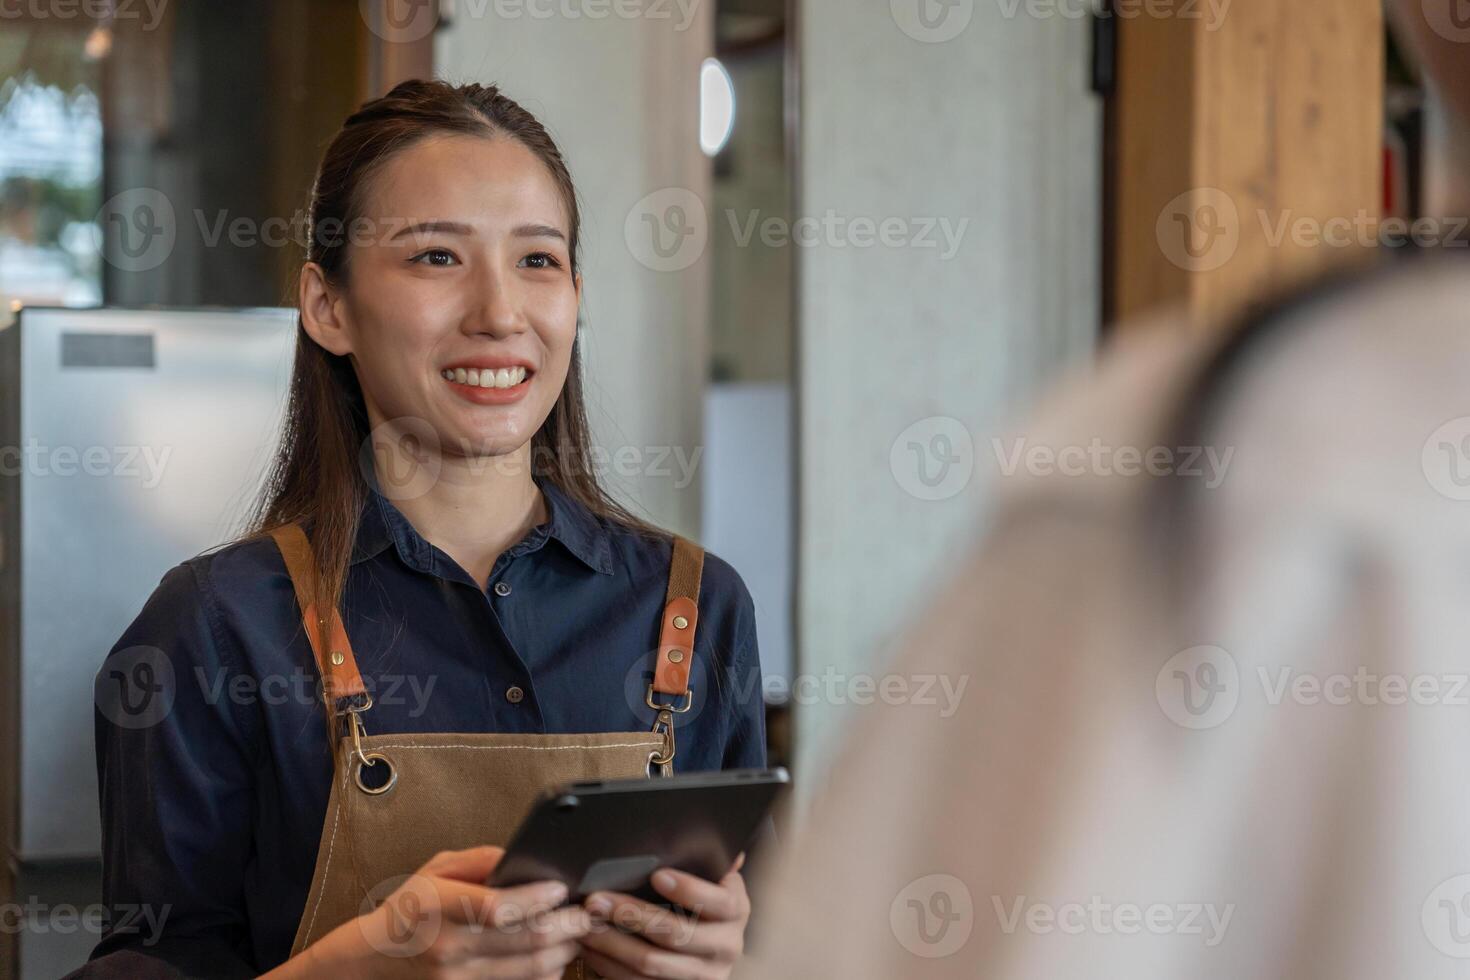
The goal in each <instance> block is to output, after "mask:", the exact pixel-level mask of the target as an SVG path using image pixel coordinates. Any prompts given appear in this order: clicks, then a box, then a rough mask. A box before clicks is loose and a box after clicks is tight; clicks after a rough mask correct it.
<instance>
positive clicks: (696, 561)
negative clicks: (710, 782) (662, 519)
mask: <svg viewBox="0 0 1470 980" xmlns="http://www.w3.org/2000/svg"><path fill="white" fill-rule="evenodd" d="M703 575H704V549H703V548H701V547H700V546H699V545H697V544H695V543H694V542H693V541H690V540H689V539H688V538H681V537H679V536H677V535H675V536H674V554H673V559H672V560H671V562H670V565H669V590H668V593H667V594H666V595H665V597H664V617H663V625H662V626H661V627H660V629H659V638H658V662H657V664H656V665H655V667H654V671H653V682H652V683H651V684H649V685H648V693H647V694H645V695H644V696H643V700H644V703H646V704H647V705H648V706H649V707H650V708H652V709H653V710H654V711H656V712H658V714H657V715H655V716H654V721H653V731H654V732H655V733H656V734H659V735H662V736H663V739H664V748H663V751H662V752H660V753H659V754H658V755H657V756H655V757H654V758H653V760H652V761H653V762H654V763H655V764H657V765H658V767H659V774H660V775H663V776H672V775H673V774H674V752H675V745H674V715H680V714H683V713H684V712H686V711H688V710H689V708H690V706H691V705H693V703H694V692H693V691H692V690H691V689H690V687H689V670H690V668H691V667H692V666H693V664H694V630H695V627H696V626H698V625H699V582H700V579H701V578H702V577H703ZM657 694H662V695H665V696H667V697H669V698H672V700H669V701H663V700H660V699H659V698H657V697H655V696H654V695H657Z"/></svg>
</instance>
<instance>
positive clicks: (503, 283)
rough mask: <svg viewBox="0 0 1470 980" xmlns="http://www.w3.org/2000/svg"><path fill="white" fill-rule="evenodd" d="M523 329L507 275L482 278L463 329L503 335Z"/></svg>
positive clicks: (514, 293) (523, 322) (515, 296)
mask: <svg viewBox="0 0 1470 980" xmlns="http://www.w3.org/2000/svg"><path fill="white" fill-rule="evenodd" d="M525 328H526V318H525V315H524V312H523V310H522V307H521V302H520V295H519V293H518V292H517V291H516V287H515V283H514V282H513V281H512V280H510V279H509V278H508V277H504V276H496V275H488V276H486V277H485V278H484V279H482V280H481V282H480V284H479V289H478V292H477V293H476V296H475V299H474V302H473V303H472V304H471V305H470V308H469V310H468V312H467V315H466V316H465V320H464V330H465V332H466V333H488V334H494V335H496V336H505V335H507V334H513V333H519V332H520V331H522V330H524V329H525Z"/></svg>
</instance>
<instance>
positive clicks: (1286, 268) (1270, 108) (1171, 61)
mask: <svg viewBox="0 0 1470 980" xmlns="http://www.w3.org/2000/svg"><path fill="white" fill-rule="evenodd" d="M1116 2H1117V3H1118V5H1119V9H1120V10H1125V9H1126V10H1129V11H1130V12H1133V13H1135V14H1136V15H1135V16H1127V17H1122V16H1120V19H1119V24H1118V39H1119V40H1118V60H1117V64H1118V78H1117V88H1116V91H1115V95H1114V98H1113V102H1112V105H1111V107H1110V108H1111V118H1110V124H1109V134H1110V140H1111V141H1112V146H1111V153H1110V160H1111V161H1112V163H1111V173H1110V174H1109V176H1108V210H1109V214H1110V220H1109V223H1108V224H1109V227H1108V231H1107V233H1106V238H1107V247H1108V250H1109V253H1110V255H1109V260H1110V261H1109V280H1110V281H1109V283H1108V295H1109V299H1110V302H1109V307H1110V309H1109V310H1108V313H1109V318H1110V319H1112V320H1117V321H1120V322H1122V323H1123V324H1124V325H1125V327H1126V324H1127V323H1128V322H1130V321H1131V320H1132V318H1134V317H1136V316H1137V315H1138V314H1140V313H1143V312H1145V311H1148V310H1151V309H1156V308H1158V307H1160V306H1168V305H1173V306H1178V305H1180V304H1183V305H1184V306H1186V307H1187V308H1188V310H1189V311H1190V312H1191V313H1192V314H1195V315H1196V316H1197V319H1198V320H1199V321H1200V322H1219V320H1220V318H1221V317H1222V316H1225V315H1228V314H1229V313H1230V312H1231V311H1233V310H1236V309H1238V308H1239V307H1240V306H1241V305H1242V304H1243V303H1247V302H1249V301H1251V300H1253V299H1258V298H1260V297H1262V296H1263V295H1268V294H1270V293H1273V292H1276V291H1278V290H1280V289H1283V288H1286V287H1288V286H1290V285H1291V284H1292V283H1293V282H1297V281H1299V280H1300V279H1301V278H1302V277H1304V276H1307V275H1310V274H1312V273H1314V272H1318V271H1320V270H1322V269H1324V268H1328V267H1330V266H1332V265H1335V264H1342V263H1348V262H1354V261H1360V260H1361V259H1362V258H1364V257H1365V256H1366V255H1369V254H1371V250H1370V249H1369V248H1367V247H1365V246H1364V245H1363V244H1362V243H1361V242H1362V240H1364V239H1369V240H1371V239H1372V238H1373V237H1374V236H1376V235H1377V227H1376V223H1377V221H1378V219H1379V216H1380V211H1381V201H1382V189H1381V172H1382V145H1383V58H1384V56H1383V29H1384V28H1383V11H1382V5H1381V0H1334V2H1332V3H1308V2H1303V0H1235V2H1233V3H1229V4H1228V5H1225V6H1224V7H1223V11H1222V12H1220V13H1219V14H1218V15H1215V14H1212V13H1208V12H1205V11H1203V10H1201V11H1200V12H1199V13H1198V14H1197V15H1196V16H1189V17H1186V16H1183V15H1182V14H1180V13H1176V14H1175V15H1174V16H1163V15H1162V13H1156V14H1155V15H1149V14H1147V13H1146V12H1145V9H1144V5H1142V4H1140V3H1138V2H1136V0H1116ZM1208 6H1209V5H1208V4H1201V5H1200V7H1201V8H1204V7H1208ZM1166 7H1167V5H1157V7H1156V10H1158V11H1163V10H1165V8H1166ZM1173 9H1174V10H1175V11H1182V10H1183V9H1184V8H1183V7H1182V6H1181V5H1174V8H1173ZM1326 238H1330V239H1331V243H1328V242H1327V241H1324V239H1326Z"/></svg>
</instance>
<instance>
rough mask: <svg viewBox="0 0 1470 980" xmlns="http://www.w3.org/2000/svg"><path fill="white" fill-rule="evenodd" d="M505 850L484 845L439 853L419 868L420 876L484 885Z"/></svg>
mask: <svg viewBox="0 0 1470 980" xmlns="http://www.w3.org/2000/svg"><path fill="white" fill-rule="evenodd" d="M504 854H505V848H503V847H494V846H492V845H490V844H485V845H482V846H480V847H470V848H466V849H465V850H462V851H440V852H439V853H438V854H435V855H434V856H433V857H431V858H429V860H428V861H426V862H424V865H423V867H421V868H419V873H420V874H427V875H436V876H438V877H440V878H455V879H458V880H459V881H475V882H480V883H482V884H483V883H484V881H485V879H486V878H488V877H490V872H492V871H494V870H495V866H496V865H497V864H499V863H500V858H501V857H502V856H503V855H504Z"/></svg>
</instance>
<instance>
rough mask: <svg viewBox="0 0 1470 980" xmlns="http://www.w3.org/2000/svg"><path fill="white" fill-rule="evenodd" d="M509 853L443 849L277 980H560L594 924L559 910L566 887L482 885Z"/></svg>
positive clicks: (577, 912)
mask: <svg viewBox="0 0 1470 980" xmlns="http://www.w3.org/2000/svg"><path fill="white" fill-rule="evenodd" d="M502 854H504V851H503V850H502V849H501V848H499V847H472V848H470V849H469V850H465V851H441V852H440V853H438V854H436V855H435V856H434V857H433V858H431V859H430V860H429V861H428V862H427V863H425V864H424V866H423V867H421V868H419V870H418V871H417V872H415V873H414V874H412V875H410V876H409V877H408V878H407V879H406V880H405V881H404V882H403V883H402V884H401V885H399V886H398V888H397V889H396V890H395V891H394V892H393V893H392V894H390V895H389V896H388V897H387V898H386V899H385V900H384V901H383V903H382V904H381V905H379V906H378V907H377V908H376V909H375V910H373V911H372V912H369V913H367V914H365V915H361V916H358V917H357V918H356V919H353V920H352V921H350V922H346V923H344V924H342V925H341V926H338V927H337V928H336V929H334V930H332V931H331V932H329V933H328V934H327V935H325V936H323V937H322V938H321V939H320V940H319V941H317V942H315V943H313V944H312V945H311V946H309V947H307V948H306V949H305V950H304V951H302V953H301V954H300V955H299V956H296V957H293V958H292V959H291V960H289V961H287V962H286V963H285V964H283V965H282V966H281V968H280V969H279V970H277V971H272V972H271V973H269V974H267V975H266V976H267V977H270V978H273V980H275V978H282V980H284V978H295V977H302V978H305V977H327V978H331V980H339V978H341V977H343V976H353V977H382V978H398V977H436V978H445V980H448V978H456V980H457V978H469V977H516V978H524V980H540V978H547V980H556V978H558V977H560V976H561V973H562V969H563V967H565V966H566V965H567V964H568V963H570V962H571V961H572V960H573V959H575V958H576V956H577V953H578V946H577V941H578V940H579V939H581V938H582V937H584V936H585V935H586V934H587V931H588V928H589V927H590V917H589V915H588V913H587V911H586V910H585V909H583V908H582V907H581V906H576V905H573V906H567V907H564V908H558V907H557V906H558V905H560V904H561V903H562V902H563V901H565V899H566V895H567V889H566V886H565V885H563V884H561V883H560V882H552V881H547V882H537V883H535V884H531V885H522V886H520V887H518V888H505V889H494V888H487V887H485V885H484V881H485V879H486V877H487V876H488V875H489V874H490V872H491V871H492V870H493V869H494V868H495V865H496V864H498V863H499V861H500V857H501V855H502Z"/></svg>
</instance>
